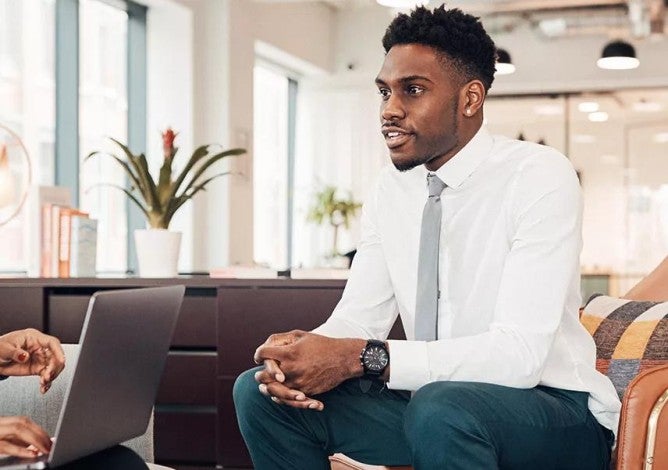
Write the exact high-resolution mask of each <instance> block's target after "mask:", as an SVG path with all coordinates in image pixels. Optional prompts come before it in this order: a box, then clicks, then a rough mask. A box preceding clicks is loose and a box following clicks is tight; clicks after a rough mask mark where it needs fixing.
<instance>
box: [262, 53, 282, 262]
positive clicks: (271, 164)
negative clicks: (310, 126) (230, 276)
mask: <svg viewBox="0 0 668 470" xmlns="http://www.w3.org/2000/svg"><path fill="white" fill-rule="evenodd" d="M253 90H254V91H253V100H254V106H253V108H254V109H253V116H254V118H253V119H254V123H253V128H254V140H253V247H254V248H253V249H254V253H253V259H254V260H255V262H256V263H258V264H262V265H267V266H270V267H272V268H277V269H285V268H287V267H288V264H289V253H288V246H289V242H288V238H289V234H288V227H289V225H290V224H289V223H288V219H289V204H288V194H289V184H288V182H289V179H290V178H289V151H288V144H289V135H290V134H289V132H290V130H289V127H290V126H289V124H288V123H289V122H290V119H289V112H290V80H289V78H288V77H287V76H286V74H285V73H281V71H279V70H278V69H277V68H275V67H272V66H268V65H266V64H263V63H261V62H258V63H256V65H255V69H254V84H253Z"/></svg>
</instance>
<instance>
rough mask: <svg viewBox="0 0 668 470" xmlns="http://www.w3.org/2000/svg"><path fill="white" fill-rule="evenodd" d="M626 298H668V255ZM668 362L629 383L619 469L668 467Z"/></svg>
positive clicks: (358, 467) (349, 466)
mask: <svg viewBox="0 0 668 470" xmlns="http://www.w3.org/2000/svg"><path fill="white" fill-rule="evenodd" d="M624 298H626V299H630V300H646V301H655V302H661V301H666V300H668V257H666V258H665V259H664V260H663V261H662V262H661V264H660V265H659V266H658V267H657V268H656V269H655V270H654V271H652V272H651V273H650V274H649V275H648V276H647V277H645V278H644V279H643V280H641V281H640V282H639V283H638V284H637V285H636V286H635V287H634V288H633V289H631V290H630V291H629V292H628V293H627V294H626V295H624ZM666 405H668V363H666V364H663V365H659V366H657V367H654V368H652V369H649V370H646V371H645V372H642V373H640V374H638V375H637V376H636V378H635V379H634V380H633V381H632V382H631V383H630V384H629V385H628V387H627V388H626V392H625V393H624V399H623V400H622V410H621V415H620V420H619V429H618V433H617V447H616V449H615V454H616V459H615V460H616V463H615V464H614V468H615V469H616V470H668V444H666V443H668V411H664V409H668V406H666ZM330 461H331V464H332V470H411V469H412V467H383V466H375V465H365V464H362V463H359V462H356V461H354V460H352V459H350V458H348V457H346V456H345V455H342V454H335V455H333V456H331V457H330Z"/></svg>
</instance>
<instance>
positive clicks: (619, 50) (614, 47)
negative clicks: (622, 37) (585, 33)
mask: <svg viewBox="0 0 668 470" xmlns="http://www.w3.org/2000/svg"><path fill="white" fill-rule="evenodd" d="M596 65H598V66H599V67H600V68H602V69H609V70H629V69H635V68H637V67H638V66H639V65H640V61H639V60H638V59H636V50H635V49H634V48H633V46H632V45H631V44H629V43H628V42H625V41H612V42H609V43H608V44H606V45H605V47H604V48H603V52H602V53H601V58H600V59H598V60H597V61H596Z"/></svg>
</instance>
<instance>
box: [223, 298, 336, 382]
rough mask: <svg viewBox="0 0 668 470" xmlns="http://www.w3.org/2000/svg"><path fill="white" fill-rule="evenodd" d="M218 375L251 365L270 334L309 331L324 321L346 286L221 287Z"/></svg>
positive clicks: (237, 370)
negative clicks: (307, 287) (259, 347)
mask: <svg viewBox="0 0 668 470" xmlns="http://www.w3.org/2000/svg"><path fill="white" fill-rule="evenodd" d="M218 292H219V306H220V316H219V318H218V321H219V325H218V335H219V339H218V357H219V358H220V361H219V363H218V376H219V377H222V376H225V377H236V376H237V375H239V374H240V373H241V372H243V371H244V370H246V369H250V368H251V367H255V364H254V363H253V353H254V352H255V348H257V347H258V346H259V345H260V344H262V343H263V342H264V341H265V340H266V339H267V337H268V336H269V335H271V334H273V333H277V332H282V331H290V330H293V329H296V328H297V329H301V330H307V331H308V330H310V329H312V328H315V327H316V326H318V325H320V324H321V323H323V322H324V321H325V320H326V319H327V317H329V315H330V314H331V313H332V310H334V307H335V306H336V304H337V303H338V302H339V299H341V293H342V292H343V288H342V287H341V288H312V289H291V288H252V287H251V288H220V289H219V291H218Z"/></svg>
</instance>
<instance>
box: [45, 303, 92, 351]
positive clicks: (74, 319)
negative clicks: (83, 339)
mask: <svg viewBox="0 0 668 470" xmlns="http://www.w3.org/2000/svg"><path fill="white" fill-rule="evenodd" d="M89 300H90V296H88V295H73V294H52V295H50V296H49V301H48V309H49V333H50V334H52V335H53V336H56V337H57V338H59V339H60V342H61V343H78V342H79V337H80V336H81V329H82V327H83V322H84V319H85V318H86V311H87V310H88V302H89Z"/></svg>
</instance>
